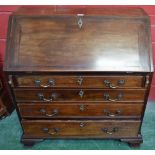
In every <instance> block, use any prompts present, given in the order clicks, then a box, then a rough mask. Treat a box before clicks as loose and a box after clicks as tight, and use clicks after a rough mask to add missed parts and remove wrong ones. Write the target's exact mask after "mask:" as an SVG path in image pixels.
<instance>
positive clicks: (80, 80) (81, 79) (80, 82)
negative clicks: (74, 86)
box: [77, 76, 83, 85]
mask: <svg viewBox="0 0 155 155" xmlns="http://www.w3.org/2000/svg"><path fill="white" fill-rule="evenodd" d="M82 82H83V78H82V77H81V76H79V77H78V79H77V83H78V84H79V85H81V84H82Z"/></svg>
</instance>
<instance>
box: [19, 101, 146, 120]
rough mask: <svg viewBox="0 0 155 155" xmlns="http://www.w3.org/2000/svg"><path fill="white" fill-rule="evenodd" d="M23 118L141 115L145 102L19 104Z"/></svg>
mask: <svg viewBox="0 0 155 155" xmlns="http://www.w3.org/2000/svg"><path fill="white" fill-rule="evenodd" d="M18 107H19V111H20V114H21V116H22V117H23V118H65V117H66V118H67V117H69V118H77V117H81V118H82V117H99V118H102V117H109V118H119V117H127V118H128V117H134V118H135V117H139V118H140V116H141V114H142V111H143V104H131V103H129V104H123V103H118V104H116V103H111V104H109V103H103V104H102V103H95V104H94V103H93V104H92V103H85V104H82V103H72V104H71V103H64V104H58V103H53V104H48V103H36V104H27V103H21V104H20V103H19V104H18Z"/></svg>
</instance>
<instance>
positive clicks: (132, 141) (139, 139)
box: [121, 134, 143, 148]
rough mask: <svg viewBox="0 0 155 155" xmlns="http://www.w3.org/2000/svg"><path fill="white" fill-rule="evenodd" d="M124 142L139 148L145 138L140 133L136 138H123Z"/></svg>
mask: <svg viewBox="0 0 155 155" xmlns="http://www.w3.org/2000/svg"><path fill="white" fill-rule="evenodd" d="M121 141H122V142H127V143H128V144H129V146H130V147H133V148H138V147H140V144H141V143H143V139H142V136H141V134H139V135H138V136H137V137H136V138H124V139H121Z"/></svg>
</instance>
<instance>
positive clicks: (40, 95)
mask: <svg viewBox="0 0 155 155" xmlns="http://www.w3.org/2000/svg"><path fill="white" fill-rule="evenodd" d="M38 97H39V99H40V100H42V101H46V102H52V101H53V99H52V97H51V98H50V99H46V98H45V97H44V94H43V93H38Z"/></svg>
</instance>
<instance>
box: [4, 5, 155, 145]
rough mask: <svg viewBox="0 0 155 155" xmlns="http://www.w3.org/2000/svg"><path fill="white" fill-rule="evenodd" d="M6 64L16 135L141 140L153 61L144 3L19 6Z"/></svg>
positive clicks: (25, 138) (11, 22)
mask: <svg viewBox="0 0 155 155" xmlns="http://www.w3.org/2000/svg"><path fill="white" fill-rule="evenodd" d="M9 25H10V26H9V29H8V41H7V50H6V59H5V65H4V70H5V71H6V72H7V74H8V76H9V81H8V82H9V84H10V87H11V90H12V95H13V97H14V102H15V105H16V109H17V113H18V115H19V119H20V123H21V125H22V127H23V136H22V140H21V142H22V143H23V144H25V145H27V144H28V145H33V144H34V143H35V142H36V141H38V140H42V139H46V138H102V139H104V138H117V139H121V140H122V141H126V142H128V143H130V144H133V145H134V144H140V143H141V142H142V136H141V125H142V120H143V117H144V112H145V107H146V103H147V98H148V94H149V89H150V84H151V79H152V72H153V63H152V53H151V50H152V47H151V40H150V38H151V35H150V21H149V18H148V16H147V15H146V14H145V12H144V11H143V10H141V9H133V10H132V9H127V8H126V9H125V8H124V9H121V10H119V9H114V10H112V9H109V8H108V9H98V10H97V9H92V10H91V9H74V8H70V9H69V8H65V7H64V8H61V7H60V8H56V9H54V8H53V9H51V10H50V9H49V8H47V9H45V8H42V9H32V8H31V9H27V10H26V9H24V8H22V9H20V10H19V11H17V12H16V13H14V14H13V15H12V16H11V17H10V20H9Z"/></svg>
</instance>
